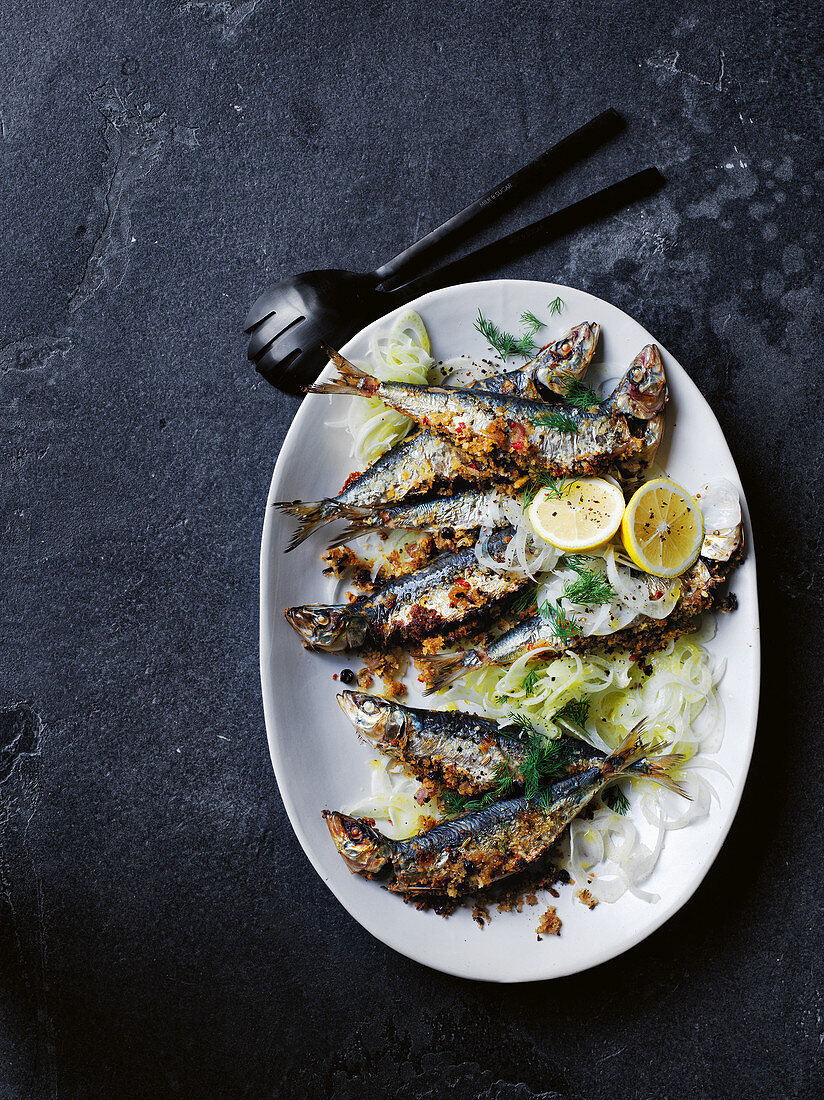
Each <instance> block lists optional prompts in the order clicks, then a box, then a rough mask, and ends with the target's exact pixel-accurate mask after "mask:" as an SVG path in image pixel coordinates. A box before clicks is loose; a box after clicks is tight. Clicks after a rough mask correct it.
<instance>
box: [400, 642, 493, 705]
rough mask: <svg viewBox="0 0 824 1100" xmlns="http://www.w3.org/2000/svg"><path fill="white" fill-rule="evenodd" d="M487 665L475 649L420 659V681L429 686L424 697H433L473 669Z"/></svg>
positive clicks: (418, 661)
mask: <svg viewBox="0 0 824 1100" xmlns="http://www.w3.org/2000/svg"><path fill="white" fill-rule="evenodd" d="M485 664H486V658H485V657H482V656H481V654H479V653H478V652H477V650H474V649H460V650H458V652H457V653H435V654H433V655H432V656H431V657H419V658H418V660H417V665H418V668H419V669H420V671H421V676H420V679H422V680H423V681H424V683H425V684H427V688H426V691H425V692H424V695H432V694H433V693H434V692H436V691H440V690H441V689H442V688H445V687H447V686H448V685H449V684H451V683H454V681H455V680H458V679H460V677H461V676H465V675H466V674H467V672H469V671H470V670H471V669H473V668H481V667H482V666H483V665H485Z"/></svg>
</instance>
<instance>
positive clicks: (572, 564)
mask: <svg viewBox="0 0 824 1100" xmlns="http://www.w3.org/2000/svg"><path fill="white" fill-rule="evenodd" d="M591 560H592V559H591V558H587V557H585V556H584V555H583V554H567V555H566V556H565V557H564V565H568V566H569V568H570V569H574V570H575V572H576V573H579V574H580V573H588V572H589V570H590V569H591V568H592V567H591V566H590V565H589V562H590V561H591Z"/></svg>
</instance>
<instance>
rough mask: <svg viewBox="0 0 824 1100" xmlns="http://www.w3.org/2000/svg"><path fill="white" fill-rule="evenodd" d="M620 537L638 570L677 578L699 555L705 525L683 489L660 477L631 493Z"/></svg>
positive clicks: (695, 505)
mask: <svg viewBox="0 0 824 1100" xmlns="http://www.w3.org/2000/svg"><path fill="white" fill-rule="evenodd" d="M621 537H622V539H623V541H624V547H625V548H626V551H627V553H628V554H629V556H630V557H631V558H632V560H633V562H634V563H635V565H637V566H638V568H639V569H643V570H644V571H645V572H646V573H652V574H653V575H654V576H656V577H678V576H680V575H681V573H683V572H684V571H685V570H687V569H689V567H690V566H691V565H692V564H693V563H694V562H695V560H696V558H697V557H698V554H699V553H700V551H701V544H702V542H703V541H704V521H703V520H702V518H701V513H700V511H699V510H698V505H697V504H696V503H695V501H694V500H693V499H692V497H691V496H690V495H689V493H688V492H687V491H686V489H682V488H681V486H680V485H677V484H676V483H675V482H674V481H670V479H669V478H667V477H659V478H656V480H655V481H648V482H647V483H646V484H645V485H642V486H641V488H640V489H638V490H636V492H635V493H633V495H632V498H631V500H630V502H629V504H628V505H627V509H626V511H625V512H624V518H623V519H622V520H621Z"/></svg>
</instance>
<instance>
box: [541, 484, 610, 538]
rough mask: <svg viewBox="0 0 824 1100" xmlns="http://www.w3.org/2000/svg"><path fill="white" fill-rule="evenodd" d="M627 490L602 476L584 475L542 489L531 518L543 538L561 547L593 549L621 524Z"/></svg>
mask: <svg viewBox="0 0 824 1100" xmlns="http://www.w3.org/2000/svg"><path fill="white" fill-rule="evenodd" d="M623 514H624V494H623V493H622V492H621V490H620V489H619V488H618V486H617V485H612V484H611V483H610V482H609V481H604V479H603V478H601V477H582V478H578V479H577V480H576V481H568V482H566V483H565V484H562V485H561V486H559V488H558V489H557V490H555V489H541V491H540V492H539V493H538V495H537V496H536V497H535V499H534V500H533V502H532V503H531V504H530V506H529V513H528V515H529V519H530V522H531V523H532V526H533V527H534V528H535V530H536V531H537V532H538V534H539V535H540V536H541V538H542V539H546V541H547V542H550V543H552V545H553V546H557V547H558V549H559V550H594V549H595V547H596V546H603V544H604V543H605V542H609V540H610V539H611V538H612V536H613V535H614V534H615V532H616V531H617V530H618V528H619V527H620V526H621V516H622V515H623Z"/></svg>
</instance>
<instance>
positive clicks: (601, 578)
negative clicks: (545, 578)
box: [564, 567, 615, 607]
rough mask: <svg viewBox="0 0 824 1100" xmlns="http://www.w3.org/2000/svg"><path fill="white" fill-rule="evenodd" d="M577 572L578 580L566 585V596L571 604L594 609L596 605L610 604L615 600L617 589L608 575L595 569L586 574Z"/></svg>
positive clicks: (568, 582) (587, 571)
mask: <svg viewBox="0 0 824 1100" xmlns="http://www.w3.org/2000/svg"><path fill="white" fill-rule="evenodd" d="M573 568H574V567H573ZM576 572H578V579H577V580H574V581H567V582H566V584H565V585H564V596H565V597H566V598H567V599H568V600H569V601H570V602H571V603H577V604H581V605H583V606H584V607H593V606H594V605H595V604H600V603H610V602H611V601H612V600H614V599H615V589H614V588H613V587H612V585H611V584H610V582H609V578H608V577H607V576H606V574H604V573H600V572H598V571H597V570H595V569H588V570H586V571H585V572H584V571H577V570H576Z"/></svg>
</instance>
